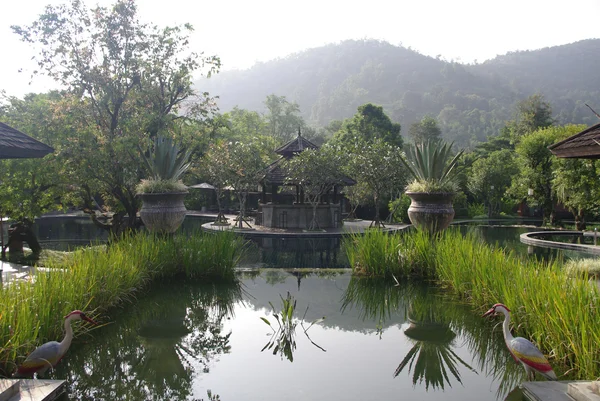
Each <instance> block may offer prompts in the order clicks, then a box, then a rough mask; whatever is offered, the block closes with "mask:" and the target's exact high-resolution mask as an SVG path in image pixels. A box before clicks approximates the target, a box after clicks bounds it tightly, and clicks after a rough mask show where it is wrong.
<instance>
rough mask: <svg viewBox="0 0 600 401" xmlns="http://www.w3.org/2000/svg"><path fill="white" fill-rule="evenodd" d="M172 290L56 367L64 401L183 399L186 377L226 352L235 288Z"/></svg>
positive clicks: (131, 311)
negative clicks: (62, 382) (227, 322)
mask: <svg viewBox="0 0 600 401" xmlns="http://www.w3.org/2000/svg"><path fill="white" fill-rule="evenodd" d="M172 286H173V287H172V288H168V289H167V288H164V289H156V290H154V291H153V292H152V295H151V296H150V297H148V298H144V299H143V301H142V302H138V303H136V304H135V305H134V306H132V307H130V308H128V310H127V311H123V312H122V313H120V314H119V315H118V316H116V322H117V323H114V324H112V325H110V326H108V327H105V328H102V329H101V330H102V333H93V334H94V337H93V341H91V342H90V343H89V344H86V345H84V346H83V347H82V349H81V350H80V351H79V352H77V353H74V354H71V355H70V356H69V357H68V358H67V359H66V360H65V361H64V363H62V362H61V364H59V366H58V368H57V370H56V371H55V372H54V374H53V375H54V377H56V378H66V379H67V381H68V382H69V383H70V389H69V393H70V394H69V396H70V397H71V398H72V399H77V400H98V399H105V400H108V399H110V400H131V399H137V400H165V399H173V400H175V399H185V398H187V397H189V396H191V394H192V392H191V383H192V381H193V380H194V378H195V377H197V376H198V375H199V374H206V373H209V372H210V369H211V366H212V364H213V363H214V362H215V361H216V360H218V358H219V356H220V355H223V354H226V353H228V352H230V349H231V347H230V344H229V342H230V336H231V332H226V331H224V330H223V321H224V320H226V319H228V318H231V317H233V313H232V312H233V309H232V308H233V305H234V304H235V303H236V302H238V301H239V300H240V299H241V297H242V290H241V286H240V285H239V284H236V285H202V286H194V287H192V286H188V285H181V284H172ZM81 366H85V371H84V372H82V371H81V368H80V367H81Z"/></svg>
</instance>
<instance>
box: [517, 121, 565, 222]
mask: <svg viewBox="0 0 600 401" xmlns="http://www.w3.org/2000/svg"><path fill="white" fill-rule="evenodd" d="M568 132H569V131H568V128H565V127H548V128H542V129H538V130H537V131H534V132H532V133H529V134H525V135H524V136H523V137H522V138H521V141H520V142H519V143H518V144H517V146H516V148H515V151H516V152H517V155H518V156H519V157H518V159H517V163H518V166H519V170H520V174H519V175H518V176H517V177H516V179H514V180H513V185H512V186H511V193H512V194H513V196H516V197H517V198H520V199H523V198H524V197H525V196H526V195H527V192H528V189H529V188H531V189H533V195H532V199H533V201H534V202H536V203H537V204H539V205H540V207H541V209H542V212H543V216H544V223H550V224H554V223H555V216H554V204H555V203H556V194H555V192H554V190H553V188H552V178H553V173H554V169H553V161H554V158H555V157H554V156H553V155H552V153H551V152H550V150H548V146H549V145H552V144H553V143H556V142H558V141H560V140H562V139H564V138H566V136H568V135H567V134H568Z"/></svg>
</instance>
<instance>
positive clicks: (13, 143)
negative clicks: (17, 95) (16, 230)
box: [0, 122, 54, 270]
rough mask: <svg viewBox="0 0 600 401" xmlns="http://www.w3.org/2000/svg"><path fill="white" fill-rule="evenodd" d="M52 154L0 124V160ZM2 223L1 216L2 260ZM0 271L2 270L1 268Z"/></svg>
mask: <svg viewBox="0 0 600 401" xmlns="http://www.w3.org/2000/svg"><path fill="white" fill-rule="evenodd" d="M52 152H54V149H52V148H51V147H50V146H48V145H46V144H44V143H42V142H40V141H38V140H37V139H33V138H32V137H30V136H29V135H25V134H24V133H22V132H21V131H19V130H17V129H15V128H13V127H11V126H9V125H6V124H4V123H3V122H0V159H25V158H40V157H44V156H46V155H47V154H48V153H52ZM2 221H3V220H2V216H0V245H1V248H2V251H1V254H2V258H4V257H5V247H4V228H3V227H2ZM0 270H2V268H1V267H0Z"/></svg>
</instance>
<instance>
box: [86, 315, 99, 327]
mask: <svg viewBox="0 0 600 401" xmlns="http://www.w3.org/2000/svg"><path fill="white" fill-rule="evenodd" d="M83 320H85V321H86V322H89V323H91V324H93V325H97V324H98V323H97V322H95V321H93V320H92V319H90V318H89V317H87V316H83Z"/></svg>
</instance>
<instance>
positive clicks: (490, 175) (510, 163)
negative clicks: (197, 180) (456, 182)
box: [467, 149, 518, 217]
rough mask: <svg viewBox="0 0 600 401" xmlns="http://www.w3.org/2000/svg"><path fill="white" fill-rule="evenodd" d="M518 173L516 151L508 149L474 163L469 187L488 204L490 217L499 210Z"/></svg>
mask: <svg viewBox="0 0 600 401" xmlns="http://www.w3.org/2000/svg"><path fill="white" fill-rule="evenodd" d="M517 173H518V167H517V164H516V162H515V157H514V153H513V152H512V151H510V150H508V149H504V150H498V151H495V152H492V153H490V154H489V155H488V157H485V158H480V159H477V160H475V162H474V163H473V165H472V168H471V173H470V174H469V176H468V182H467V187H468V189H469V191H470V192H471V193H472V194H473V195H474V196H475V197H476V199H477V200H478V201H480V202H483V203H484V204H486V205H488V217H492V215H493V214H495V213H497V212H498V208H499V205H500V203H501V201H502V198H503V196H504V194H505V193H506V190H507V189H508V188H509V187H510V185H511V182H512V177H513V176H514V175H516V174H517Z"/></svg>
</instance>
